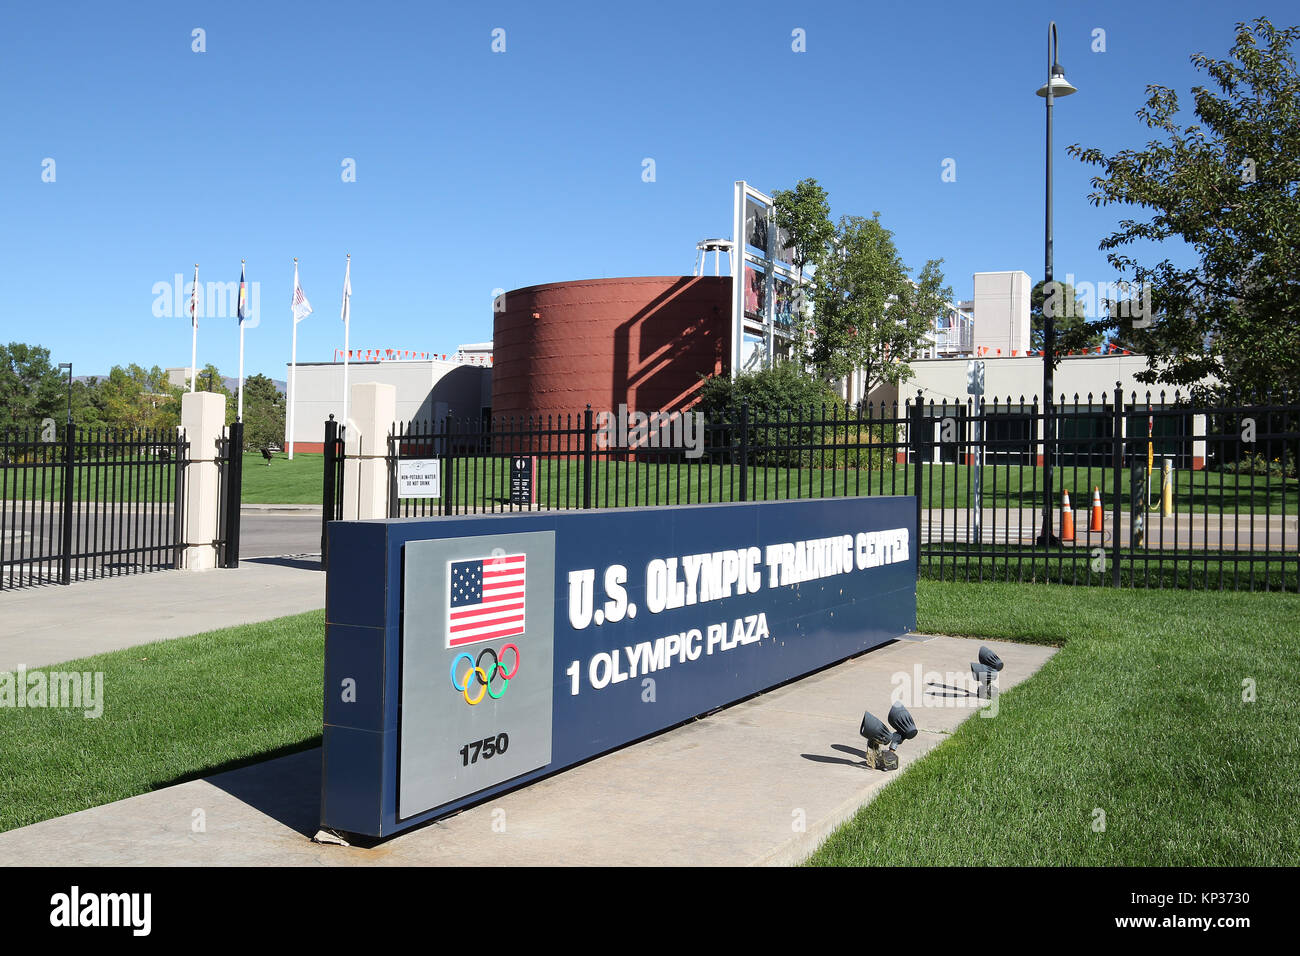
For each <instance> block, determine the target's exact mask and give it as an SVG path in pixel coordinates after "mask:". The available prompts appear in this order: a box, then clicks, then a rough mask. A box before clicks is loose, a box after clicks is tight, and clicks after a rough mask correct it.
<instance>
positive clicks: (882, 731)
mask: <svg viewBox="0 0 1300 956" xmlns="http://www.w3.org/2000/svg"><path fill="white" fill-rule="evenodd" d="M889 724H890V726H891V727H893V728H894V729H893V730H892V731H891V730H890V729H889V727H886V726H885V725H884V722H882V721H881V720H880V719H879V718H878V717H876V716H875V715H874V714H872V713H871V711H866V712H865V713H864V714H863V715H862V726H861V727H859V728H858V733H860V734H861V735H862V736H863V737H865V738H867V766H868V767H870V768H871V769H873V770H897V769H898V754H897V753H895V751H896V750H898V745H899V744H901V743H902V742H903V741H904V740H911V739H912V738H913V737H915V736H916V721H914V720H912V715H911V714H909V713H908V712H907V708H906V707H904V706H903V705H902V704H901V703H899V704H895V705H894V706H893V707H891V708H889ZM882 748H883V749H882Z"/></svg>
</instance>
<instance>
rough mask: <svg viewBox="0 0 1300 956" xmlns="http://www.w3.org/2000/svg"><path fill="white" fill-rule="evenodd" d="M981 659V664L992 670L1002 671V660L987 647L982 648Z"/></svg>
mask: <svg viewBox="0 0 1300 956" xmlns="http://www.w3.org/2000/svg"><path fill="white" fill-rule="evenodd" d="M979 659H980V663H981V664H983V665H984V666H985V667H987V668H989V669H991V670H995V671H1000V670H1002V658H1000V657H998V655H996V654H994V653H993V652H992V651H991V650H989V649H988V648H987V647H981V648H980V654H979Z"/></svg>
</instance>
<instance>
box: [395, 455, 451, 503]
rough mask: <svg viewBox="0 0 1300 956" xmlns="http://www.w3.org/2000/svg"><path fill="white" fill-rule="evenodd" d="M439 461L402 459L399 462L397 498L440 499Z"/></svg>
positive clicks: (431, 459) (433, 459)
mask: <svg viewBox="0 0 1300 956" xmlns="http://www.w3.org/2000/svg"><path fill="white" fill-rule="evenodd" d="M441 496H442V493H441V485H440V484H439V481H438V459H436V458H402V459H398V462H397V497H399V498H439V497H441Z"/></svg>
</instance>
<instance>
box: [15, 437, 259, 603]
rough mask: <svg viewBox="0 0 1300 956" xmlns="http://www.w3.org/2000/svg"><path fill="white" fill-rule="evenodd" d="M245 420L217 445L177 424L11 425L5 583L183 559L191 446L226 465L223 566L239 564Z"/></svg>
mask: <svg viewBox="0 0 1300 956" xmlns="http://www.w3.org/2000/svg"><path fill="white" fill-rule="evenodd" d="M242 429H243V426H242V425H240V424H239V423H235V424H233V425H231V426H229V427H228V428H227V429H226V431H225V433H224V434H223V436H222V437H221V439H220V440H219V442H218V445H217V447H216V448H214V449H211V450H208V451H206V453H204V450H203V449H191V447H190V442H189V441H188V440H187V439H186V437H185V435H184V434H183V433H182V432H180V431H179V430H178V429H108V428H76V427H72V428H69V427H67V426H62V427H59V428H56V427H54V426H52V425H51V426H47V427H43V428H10V429H7V430H5V431H3V432H0V590H3V589H10V588H19V587H31V586H34V585H42V584H71V583H73V582H75V581H83V580H91V579H95V578H103V577H114V576H118V575H123V574H134V573H139V572H142V571H156V570H162V569H168V568H175V567H178V566H179V564H180V562H181V560H182V552H183V550H184V547H185V546H186V545H187V544H207V543H209V542H207V541H189V542H187V541H185V540H184V537H183V534H184V527H185V492H186V487H185V486H186V478H187V468H188V465H187V463H188V462H189V461H190V460H191V457H192V455H191V453H192V452H194V453H196V454H198V457H199V458H204V457H206V458H207V459H208V460H210V461H215V463H216V465H217V467H218V469H219V486H218V487H219V489H220V490H219V499H218V531H217V536H216V537H215V538H214V539H213V540H212V541H211V542H210V543H211V544H213V545H214V546H215V547H216V548H217V554H218V564H219V565H220V566H221V567H223V568H233V567H238V565H239V502H240V495H241V490H242V489H241V485H242V471H243V454H242V451H241V449H242V444H243V442H242V437H243V432H242Z"/></svg>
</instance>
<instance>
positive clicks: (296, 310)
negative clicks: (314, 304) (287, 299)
mask: <svg viewBox="0 0 1300 956" xmlns="http://www.w3.org/2000/svg"><path fill="white" fill-rule="evenodd" d="M291 307H292V309H293V322H294V324H295V325H297V324H298V323H299V322H301V321H302V320H303V319H305V318H307V316H309V315H311V303H310V302H308V301H307V295H306V294H305V293H304V292H303V291H302V286H300V285H299V284H298V260H297V259H295V260H293V302H292V303H291Z"/></svg>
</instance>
